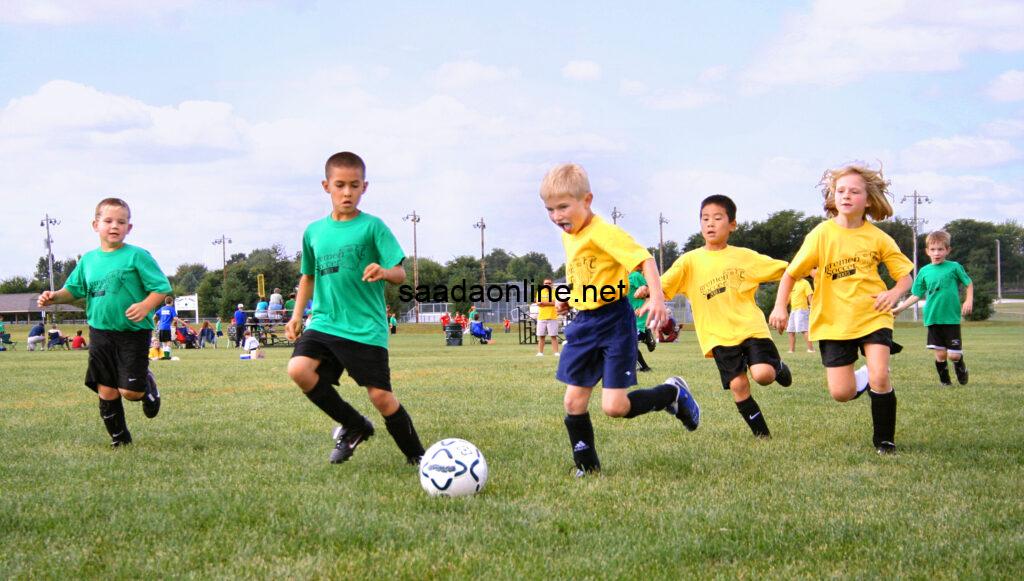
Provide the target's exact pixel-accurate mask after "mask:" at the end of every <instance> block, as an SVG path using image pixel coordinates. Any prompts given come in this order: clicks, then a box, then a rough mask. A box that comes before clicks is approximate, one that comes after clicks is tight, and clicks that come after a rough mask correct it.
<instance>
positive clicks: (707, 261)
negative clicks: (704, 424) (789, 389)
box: [652, 195, 793, 438]
mask: <svg viewBox="0 0 1024 581" xmlns="http://www.w3.org/2000/svg"><path fill="white" fill-rule="evenodd" d="M735 229H736V204H735V203H734V202H733V201H732V200H731V199H730V198H729V197H727V196H720V195H715V196H709V197H707V198H705V199H704V201H703V202H701V204H700V233H701V235H702V236H703V237H704V247H703V248H698V249H696V250H691V251H690V252H687V253H686V254H683V255H682V256H680V257H679V258H678V259H677V260H676V262H675V264H673V265H672V267H671V268H669V269H668V270H667V271H666V272H665V274H664V276H662V287H663V289H664V292H665V297H666V298H669V299H671V298H672V297H673V296H675V295H676V294H680V293H682V294H684V295H686V298H688V299H689V300H690V304H691V305H692V307H693V323H694V327H695V328H696V331H697V340H698V341H699V342H700V348H701V351H702V352H703V353H704V356H705V357H713V358H714V359H715V364H716V365H717V366H718V374H719V376H720V377H721V378H722V389H728V390H731V391H732V398H733V401H734V402H735V403H736V408H737V409H738V410H739V412H740V415H741V416H743V420H744V421H746V422H747V425H748V426H750V431H751V432H753V433H754V436H756V437H758V438H769V437H771V432H769V431H768V424H767V422H765V419H764V414H763V413H762V412H761V408H760V407H759V406H758V405H757V402H756V401H754V397H753V396H752V395H751V394H750V380H749V379H748V378H747V372H748V370H749V372H750V377H752V378H753V379H754V381H756V382H757V383H758V384H760V385H768V384H769V383H771V382H773V381H777V382H778V383H779V385H782V386H789V385H791V384H792V383H793V377H792V375H791V374H790V372H789V368H788V367H786V364H785V363H783V362H782V357H781V356H780V355H779V350H778V348H777V347H776V346H775V342H774V341H772V339H771V336H772V335H771V331H770V330H769V329H768V323H767V322H765V319H764V313H762V312H761V310H760V309H759V308H758V307H757V303H756V302H754V294H755V293H756V292H757V287H758V285H760V284H761V283H762V282H770V281H774V280H778V279H779V278H780V277H781V276H782V273H783V272H785V270H786V262H785V261H782V260H776V259H774V258H771V257H769V256H765V255H763V254H759V253H757V252H754V251H753V250H750V249H749V248H740V247H738V246H729V235H730V234H731V233H732V232H733V231H734V230H735ZM652 290H653V289H652Z"/></svg>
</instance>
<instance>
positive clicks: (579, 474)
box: [572, 464, 601, 478]
mask: <svg viewBox="0 0 1024 581" xmlns="http://www.w3.org/2000/svg"><path fill="white" fill-rule="evenodd" d="M600 472H601V465H600V464H598V465H596V466H583V465H582V464H577V465H576V468H575V469H574V470H573V474H572V475H573V477H574V478H587V477H589V476H596V475H597V474H600Z"/></svg>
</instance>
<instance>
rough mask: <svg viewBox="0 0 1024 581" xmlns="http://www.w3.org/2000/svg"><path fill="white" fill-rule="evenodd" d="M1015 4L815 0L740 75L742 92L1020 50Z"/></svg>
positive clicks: (945, 67)
mask: <svg viewBox="0 0 1024 581" xmlns="http://www.w3.org/2000/svg"><path fill="white" fill-rule="evenodd" d="M1021 30H1024V4H1022V3H1020V2H1016V1H1013V0H942V1H934V0H904V1H901V2H892V1H890V0H870V1H867V2H856V3H851V2H846V1H845V0H817V1H816V2H815V3H814V5H813V6H812V7H811V9H810V11H809V12H806V13H799V14H795V15H794V16H792V17H790V18H789V19H788V21H787V22H786V24H785V27H784V30H783V31H782V32H781V33H780V34H779V35H778V36H777V37H776V38H775V40H773V41H772V42H771V43H770V44H769V45H768V46H767V47H765V49H764V50H763V51H761V53H760V55H759V56H758V58H756V59H755V61H754V62H753V63H752V64H751V66H750V67H749V68H748V69H747V70H746V71H744V72H743V74H742V75H741V77H742V78H743V80H744V82H745V84H746V89H747V90H748V91H759V90H763V89H765V88H768V87H771V86H776V85H788V84H817V85H830V86H839V85H845V84H848V83H853V82H856V81H859V80H861V79H865V78H870V77H871V76H873V75H876V74H879V73H895V72H935V71H951V70H956V69H959V68H961V67H962V66H963V59H964V56H965V55H967V54H968V53H972V52H976V51H986V50H987V51H1003V52H1014V51H1021V50H1024V34H1021V33H1020V31H1021Z"/></svg>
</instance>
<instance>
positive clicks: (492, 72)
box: [434, 61, 519, 90]
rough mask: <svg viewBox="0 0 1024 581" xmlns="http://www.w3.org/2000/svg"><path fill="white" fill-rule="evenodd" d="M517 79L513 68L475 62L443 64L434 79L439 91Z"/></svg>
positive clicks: (517, 74) (517, 73) (517, 72)
mask: <svg viewBox="0 0 1024 581" xmlns="http://www.w3.org/2000/svg"><path fill="white" fill-rule="evenodd" d="M518 77H519V71H518V70H517V69H515V68H500V67H496V66H494V65H484V64H480V63H478V62H476V61H457V62H451V63H445V64H443V65H441V67H440V68H439V69H438V70H437V73H435V75H434V79H435V81H436V83H437V86H438V88H440V89H441V90H452V89H461V88H465V87H472V86H475V85H479V84H483V83H495V82H499V81H508V80H513V79H516V78H518Z"/></svg>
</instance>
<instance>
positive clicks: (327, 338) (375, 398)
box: [285, 152, 423, 464]
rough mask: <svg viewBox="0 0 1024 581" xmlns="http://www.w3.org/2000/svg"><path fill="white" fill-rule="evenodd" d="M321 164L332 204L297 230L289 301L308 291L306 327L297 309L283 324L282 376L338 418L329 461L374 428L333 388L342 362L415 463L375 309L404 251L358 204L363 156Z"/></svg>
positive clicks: (399, 271)
mask: <svg viewBox="0 0 1024 581" xmlns="http://www.w3.org/2000/svg"><path fill="white" fill-rule="evenodd" d="M325 170H326V171H325V173H326V178H327V179H325V180H324V181H323V188H324V191H325V192H327V193H328V194H329V195H330V197H331V205H332V212H331V213H330V215H328V216H326V217H324V218H321V219H320V220H317V221H316V222H313V223H312V224H310V225H309V226H307V227H306V232H305V233H304V234H303V236H302V268H301V272H302V277H301V278H300V280H299V290H298V296H297V297H296V301H295V302H296V304H300V305H304V304H306V302H307V301H309V299H310V297H312V299H313V309H312V312H311V320H310V323H309V327H308V328H307V329H306V330H305V332H303V329H302V327H303V321H302V317H303V315H302V312H301V311H300V310H298V309H296V310H295V311H294V312H293V313H292V316H291V319H290V320H289V321H288V323H287V324H286V325H285V335H286V336H287V337H288V340H289V341H296V343H295V350H294V351H293V352H292V358H291V360H290V361H289V362H288V376H289V377H291V379H292V381H294V382H295V384H296V385H298V386H299V388H300V389H302V391H303V393H304V394H305V395H306V397H307V398H309V400H310V401H312V402H313V403H314V404H315V405H316V406H317V407H319V408H320V409H321V410H323V412H324V413H326V414H327V415H328V416H330V417H331V419H333V420H334V421H336V422H338V423H339V424H341V425H340V426H339V427H337V428H335V430H334V439H335V447H334V450H333V451H332V452H331V456H330V461H331V463H332V464H339V463H341V462H344V461H346V460H348V459H349V458H351V457H352V454H353V452H355V449H356V446H358V445H359V444H360V443H361V442H363V441H364V440H366V439H368V438H370V437H371V436H373V434H374V427H373V424H372V423H371V422H370V420H369V419H367V418H366V417H365V416H363V415H362V414H360V413H359V412H358V411H356V409H355V408H353V407H352V406H351V405H350V404H349V403H348V402H346V401H345V400H343V399H342V398H341V396H340V395H339V394H338V392H337V390H336V389H335V388H334V386H335V385H338V380H339V378H340V377H341V373H342V372H343V371H346V370H347V371H348V374H349V376H351V377H352V379H353V380H355V382H356V383H357V384H359V385H361V386H363V387H365V388H366V392H367V395H368V396H369V397H370V402H371V403H373V406H374V407H376V408H377V411H379V412H380V413H381V415H382V416H383V417H384V424H385V425H386V426H387V429H388V433H390V434H391V437H392V438H394V440H395V443H396V444H398V448H399V449H400V450H401V451H402V454H404V455H405V458H406V461H407V462H408V463H409V464H419V460H420V457H421V456H423V445H422V444H421V443H420V439H419V436H418V435H417V434H416V429H415V428H414V427H413V424H412V418H411V417H409V414H408V413H407V412H406V411H405V408H404V407H402V405H401V404H400V403H399V402H398V399H397V398H396V397H395V394H394V393H393V392H392V391H391V370H390V368H389V366H388V348H387V347H388V321H387V319H386V318H384V317H382V316H381V313H383V312H385V303H384V285H385V281H387V282H390V283H392V284H401V283H402V282H403V281H404V280H405V269H404V268H402V262H403V261H404V260H405V253H404V252H403V251H402V247H401V246H399V244H398V240H396V239H395V235H394V234H393V233H392V232H391V230H390V229H389V228H388V227H387V226H386V225H385V224H384V222H382V221H381V220H380V218H377V217H375V216H371V215H369V214H367V213H365V212H362V211H361V210H359V201H360V199H361V198H362V196H363V194H364V193H366V187H367V185H368V184H367V182H366V165H365V164H364V163H363V160H362V159H361V158H360V157H359V156H358V155H356V154H354V153H349V152H342V153H336V154H334V155H332V156H331V157H330V158H329V159H328V160H327V164H326V168H325ZM300 334H301V335H300Z"/></svg>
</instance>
